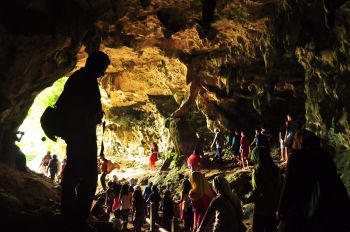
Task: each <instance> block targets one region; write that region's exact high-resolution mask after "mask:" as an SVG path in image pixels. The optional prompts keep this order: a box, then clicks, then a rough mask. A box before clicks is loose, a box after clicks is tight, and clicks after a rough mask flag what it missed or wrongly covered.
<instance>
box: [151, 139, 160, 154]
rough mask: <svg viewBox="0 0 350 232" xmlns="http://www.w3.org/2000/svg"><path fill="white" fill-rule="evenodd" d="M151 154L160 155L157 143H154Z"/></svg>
mask: <svg viewBox="0 0 350 232" xmlns="http://www.w3.org/2000/svg"><path fill="white" fill-rule="evenodd" d="M151 152H155V153H157V154H158V152H159V150H158V145H157V143H156V142H153V143H152V147H151Z"/></svg>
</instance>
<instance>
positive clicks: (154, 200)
mask: <svg viewBox="0 0 350 232" xmlns="http://www.w3.org/2000/svg"><path fill="white" fill-rule="evenodd" d="M160 201H161V197H160V195H159V190H158V187H157V186H156V185H153V186H152V193H151V194H150V195H149V198H148V199H147V201H146V203H148V204H153V215H154V218H155V221H156V222H159V204H160Z"/></svg>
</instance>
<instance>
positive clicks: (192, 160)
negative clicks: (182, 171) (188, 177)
mask: <svg viewBox="0 0 350 232" xmlns="http://www.w3.org/2000/svg"><path fill="white" fill-rule="evenodd" d="M200 161H201V158H200V156H199V155H196V154H192V155H190V157H188V159H187V164H188V165H191V166H192V167H197V166H198V164H199V162H200Z"/></svg>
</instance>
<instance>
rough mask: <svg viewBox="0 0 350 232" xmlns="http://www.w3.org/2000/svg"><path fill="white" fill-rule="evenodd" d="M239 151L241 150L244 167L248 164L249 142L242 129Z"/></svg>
mask: <svg viewBox="0 0 350 232" xmlns="http://www.w3.org/2000/svg"><path fill="white" fill-rule="evenodd" d="M239 151H240V152H241V164H242V168H245V167H247V166H248V156H249V142H248V139H247V136H246V135H245V132H244V131H243V130H242V131H241V141H240V142H239Z"/></svg>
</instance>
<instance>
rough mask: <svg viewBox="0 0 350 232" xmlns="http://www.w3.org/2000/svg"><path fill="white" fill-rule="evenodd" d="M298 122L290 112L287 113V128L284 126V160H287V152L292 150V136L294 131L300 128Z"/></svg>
mask: <svg viewBox="0 0 350 232" xmlns="http://www.w3.org/2000/svg"><path fill="white" fill-rule="evenodd" d="M299 127H300V126H299V123H298V121H296V120H295V119H294V116H293V114H292V113H288V114H287V128H286V135H285V138H284V145H285V148H284V149H285V162H287V161H288V156H289V153H290V152H291V150H292V145H293V137H294V135H295V133H296V132H297V131H298V130H299V129H300V128H299Z"/></svg>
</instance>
